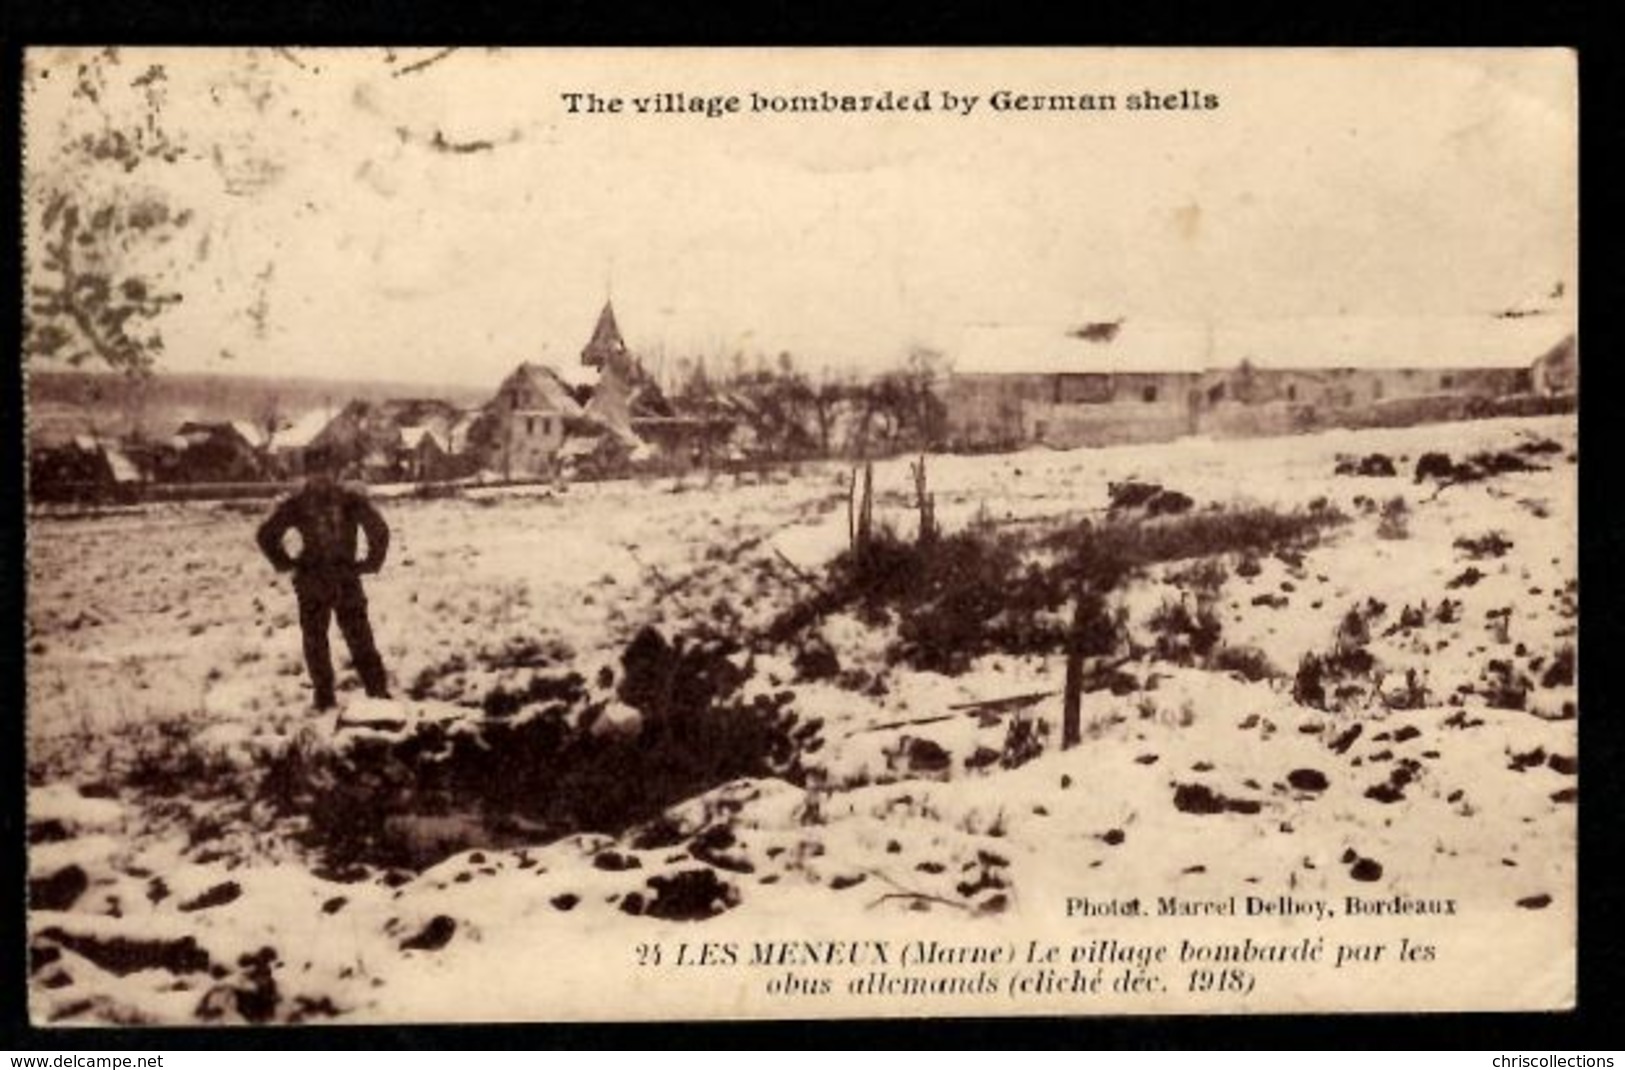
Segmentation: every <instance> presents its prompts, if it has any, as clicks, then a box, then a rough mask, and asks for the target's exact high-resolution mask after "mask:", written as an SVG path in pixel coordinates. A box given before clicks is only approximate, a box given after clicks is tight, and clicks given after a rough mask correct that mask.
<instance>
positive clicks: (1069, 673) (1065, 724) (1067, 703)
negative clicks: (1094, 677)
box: [1061, 587, 1088, 750]
mask: <svg viewBox="0 0 1625 1070" xmlns="http://www.w3.org/2000/svg"><path fill="white" fill-rule="evenodd" d="M1087 597H1088V596H1087V591H1086V590H1085V589H1084V588H1083V587H1079V588H1078V593H1077V596H1076V600H1075V601H1074V602H1073V607H1072V627H1071V629H1070V630H1069V631H1068V632H1067V637H1066V690H1065V692H1064V693H1063V698H1062V705H1061V749H1062V750H1070V749H1071V748H1073V747H1076V746H1077V745H1078V744H1079V743H1081V742H1082V741H1083V639H1084V636H1083V630H1084V623H1085V620H1086V618H1087V616H1088V614H1087V612H1086V611H1085V604H1086V602H1087Z"/></svg>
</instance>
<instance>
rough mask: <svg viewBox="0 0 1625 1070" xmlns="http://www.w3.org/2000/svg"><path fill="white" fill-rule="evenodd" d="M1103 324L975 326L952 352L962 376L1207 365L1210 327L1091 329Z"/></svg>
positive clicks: (1159, 369)
mask: <svg viewBox="0 0 1625 1070" xmlns="http://www.w3.org/2000/svg"><path fill="white" fill-rule="evenodd" d="M1098 326H1100V325H1094V324H1091V325H1078V326H1077V327H1072V328H1067V327H1063V326H1058V325H1046V326H1041V327H1031V326H998V327H973V328H970V329H969V330H967V331H966V332H965V334H964V336H963V337H962V339H961V342H960V345H959V346H958V347H956V348H955V349H954V350H952V351H951V353H950V356H951V357H952V359H953V369H954V371H955V372H957V373H961V374H976V373H1000V372H1004V373H1017V374H1019V373H1027V374H1045V375H1048V374H1056V373H1063V372H1078V373H1091V372H1191V373H1195V372H1200V371H1201V370H1202V369H1203V367H1204V366H1206V364H1207V356H1208V353H1207V343H1208V337H1207V331H1206V330H1205V329H1204V328H1203V327H1201V326H1200V325H1197V326H1184V325H1178V324H1151V323H1134V322H1129V321H1123V322H1118V323H1117V325H1116V327H1115V328H1114V329H1112V330H1110V331H1109V332H1101V331H1093V330H1090V329H1089V328H1095V327H1098ZM1079 327H1083V328H1084V329H1082V330H1080V329H1079Z"/></svg>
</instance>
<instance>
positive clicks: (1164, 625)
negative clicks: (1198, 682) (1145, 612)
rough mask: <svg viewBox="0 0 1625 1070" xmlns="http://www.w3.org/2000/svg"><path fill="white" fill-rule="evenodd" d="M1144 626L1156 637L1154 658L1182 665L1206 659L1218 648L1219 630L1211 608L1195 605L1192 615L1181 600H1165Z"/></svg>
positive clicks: (1219, 627) (1204, 605)
mask: <svg viewBox="0 0 1625 1070" xmlns="http://www.w3.org/2000/svg"><path fill="white" fill-rule="evenodd" d="M1146 626H1147V627H1149V628H1150V629H1151V631H1152V632H1153V633H1154V634H1155V635H1156V637H1157V638H1156V647H1155V648H1156V652H1157V656H1158V657H1160V658H1164V659H1166V660H1168V661H1174V662H1178V663H1179V664H1181V665H1189V664H1191V663H1192V662H1193V661H1194V660H1195V659H1197V658H1205V657H1207V656H1208V654H1210V653H1211V652H1212V651H1213V648H1214V646H1215V645H1217V643H1218V641H1219V633H1220V631H1221V630H1222V626H1221V625H1220V623H1219V618H1218V616H1217V615H1216V614H1215V613H1214V612H1213V607H1212V606H1210V605H1206V604H1198V605H1197V607H1196V612H1195V613H1192V612H1191V611H1190V608H1189V607H1188V606H1187V605H1186V604H1185V603H1184V601H1182V600H1181V601H1177V602H1176V601H1173V600H1165V601H1164V602H1163V603H1162V605H1160V606H1158V607H1157V608H1156V609H1155V610H1154V611H1152V614H1151V617H1150V619H1149V620H1147V621H1146Z"/></svg>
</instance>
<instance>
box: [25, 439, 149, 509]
mask: <svg viewBox="0 0 1625 1070" xmlns="http://www.w3.org/2000/svg"><path fill="white" fill-rule="evenodd" d="M149 481H150V474H149V473H147V472H145V471H143V470H142V469H141V468H140V467H139V466H138V465H137V463H136V462H135V461H134V460H133V459H132V458H131V456H130V455H129V453H128V452H126V450H125V449H124V447H123V446H121V445H120V444H119V443H117V442H115V441H113V440H111V439H104V438H100V437H97V436H95V435H74V436H72V437H71V438H70V439H68V440H67V441H65V442H63V443H61V444H59V445H53V446H38V447H34V448H31V449H30V450H29V451H28V496H29V499H30V500H32V501H36V502H53V503H63V502H129V501H135V500H136V499H138V498H139V497H140V496H141V493H142V491H143V489H144V488H145V487H146V485H147V483H148V482H149Z"/></svg>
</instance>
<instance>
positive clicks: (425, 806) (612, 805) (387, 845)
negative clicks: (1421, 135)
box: [261, 629, 822, 866]
mask: <svg viewBox="0 0 1625 1070" xmlns="http://www.w3.org/2000/svg"><path fill="white" fill-rule="evenodd" d="M737 650H738V648H737V646H734V645H731V644H729V643H727V642H725V641H720V640H715V639H712V638H708V637H702V638H699V639H694V638H693V637H689V638H680V639H678V640H677V641H675V642H670V643H668V642H667V641H666V640H665V639H664V637H662V636H660V634H659V633H658V632H655V631H654V630H653V629H645V631H644V632H642V633H640V634H639V636H638V638H637V639H636V640H634V642H633V643H632V644H631V645H630V646H629V647H628V649H627V651H626V653H625V655H624V656H623V666H624V670H625V671H624V673H623V677H622V682H621V687H620V697H621V699H622V700H623V701H625V702H626V703H627V704H628V705H631V706H633V707H635V708H636V709H637V710H638V712H639V713H640V714H641V715H642V720H641V722H640V727H639V729H638V731H637V732H636V733H630V734H623V733H603V734H598V733H595V732H594V731H593V730H592V729H593V725H594V723H595V721H596V720H597V718H598V717H599V715H600V714H601V713H602V710H603V705H602V702H601V701H600V702H597V703H595V702H593V701H591V700H590V697H589V696H588V694H587V693H586V691H585V690H584V688H583V687H582V686H581V679H580V677H579V676H576V675H575V674H570V675H569V676H567V677H564V678H558V677H541V676H538V677H537V678H536V680H535V681H533V682H532V683H531V684H530V685H529V687H528V689H527V690H526V691H525V692H524V693H523V694H524V697H523V698H521V699H519V701H520V702H521V705H520V706H519V707H517V708H515V709H513V710H507V711H506V712H507V713H508V716H505V717H502V718H500V719H497V718H486V719H483V720H479V721H475V722H473V724H472V726H471V727H459V728H458V729H457V730H455V731H452V730H448V729H447V728H446V727H445V726H443V725H440V724H435V723H433V722H423V723H420V724H419V725H417V726H416V727H415V728H414V729H413V730H412V731H411V732H409V733H408V734H406V735H405V736H404V737H402V738H398V739H396V738H390V737H374V738H367V737H362V738H357V739H354V740H353V741H351V742H350V743H349V746H348V747H347V749H343V750H322V751H310V750H306V749H303V748H289V749H288V751H286V752H285V753H284V754H283V755H281V756H279V757H278V758H277V759H276V760H275V761H273V762H272V763H271V766H270V768H269V770H268V772H267V775H266V777H265V780H264V782H263V783H262V789H261V797H262V798H265V799H266V800H267V801H269V802H271V803H272V804H273V806H274V807H275V808H276V809H278V810H280V811H282V812H287V813H299V814H303V815H305V816H306V817H307V819H308V830H309V831H308V840H309V842H310V843H311V844H312V845H313V846H315V847H317V848H318V849H320V850H322V851H323V852H324V853H325V854H326V856H327V859H328V861H329V862H330V863H332V864H336V865H339V866H345V865H351V864H354V863H358V862H361V863H373V864H385V865H403V866H416V865H424V864H429V863H432V862H433V861H436V859H435V858H429V857H423V856H422V855H421V853H420V852H417V851H415V850H414V849H413V847H412V845H411V844H409V843H406V842H404V841H403V838H402V834H401V832H400V831H399V825H400V822H401V820H402V819H403V818H410V817H411V816H413V815H425V814H451V813H469V812H472V813H473V814H475V815H477V817H478V818H479V819H480V820H482V821H483V822H484V823H485V825H486V827H487V828H494V827H497V826H500V825H501V824H503V823H508V824H512V823H513V821H514V820H515V819H522V821H523V823H524V824H525V825H526V826H527V827H528V828H529V830H530V833H531V834H532V835H534V834H536V831H537V830H538V828H539V829H541V830H545V832H547V833H549V834H552V835H565V834H568V833H570V832H576V831H587V830H590V831H597V832H605V833H611V834H616V833H619V832H621V831H623V830H625V829H627V828H629V827H631V826H633V825H636V824H639V823H641V822H646V821H649V820H650V819H652V818H654V817H656V816H657V815H658V814H659V813H660V812H661V811H662V810H663V809H665V808H666V807H668V806H670V805H672V804H673V803H675V802H678V801H680V800H682V799H686V798H689V797H691V796H693V795H696V794H699V793H700V792H703V791H706V790H709V789H710V788H713V787H716V786H717V785H719V784H722V783H725V782H727V781H730V780H734V779H738V778H740V777H755V776H767V775H776V776H783V777H785V778H786V779H789V780H791V781H792V782H799V780H800V779H801V778H802V776H803V772H802V768H801V764H800V758H801V755H802V754H803V753H805V752H808V751H813V750H817V749H818V748H819V746H821V744H822V740H821V738H819V731H820V728H821V722H819V721H817V720H813V721H808V722H805V723H798V718H797V716H796V714H795V713H794V712H792V711H790V710H789V708H788V707H789V701H790V698H791V695H790V694H789V693H788V692H780V693H779V694H777V695H773V696H768V695H757V696H754V697H752V698H750V699H748V700H747V699H745V698H744V697H743V695H742V694H741V690H742V685H743V684H744V682H745V681H746V679H747V678H748V674H747V673H745V672H744V671H743V670H741V669H740V668H738V667H737V666H736V665H735V664H734V663H733V661H732V660H731V656H732V655H733V654H734V653H736V652H737ZM537 681H541V682H540V683H538V682H537ZM503 694H510V693H509V692H503ZM537 695H539V696H540V697H539V698H537V697H534V696H537Z"/></svg>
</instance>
